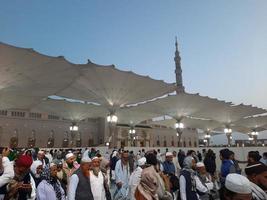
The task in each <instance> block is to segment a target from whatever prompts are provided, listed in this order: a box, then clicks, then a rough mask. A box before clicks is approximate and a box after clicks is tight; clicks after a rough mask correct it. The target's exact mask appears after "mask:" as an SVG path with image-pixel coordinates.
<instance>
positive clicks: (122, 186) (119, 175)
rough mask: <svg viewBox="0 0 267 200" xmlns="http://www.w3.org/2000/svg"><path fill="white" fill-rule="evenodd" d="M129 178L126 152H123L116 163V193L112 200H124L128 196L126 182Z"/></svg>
mask: <svg viewBox="0 0 267 200" xmlns="http://www.w3.org/2000/svg"><path fill="white" fill-rule="evenodd" d="M129 178H130V167H129V163H128V152H127V151H124V152H123V153H122V154H121V159H120V160H118V161H117V163H116V167H115V179H116V180H115V181H116V186H117V191H116V192H115V194H114V199H115V200H116V199H126V197H127V195H128V182H129Z"/></svg>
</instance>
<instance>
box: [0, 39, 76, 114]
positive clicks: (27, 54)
mask: <svg viewBox="0 0 267 200" xmlns="http://www.w3.org/2000/svg"><path fill="white" fill-rule="evenodd" d="M77 68H78V67H74V66H73V65H72V64H71V63H69V62H67V61H66V60H65V59H64V58H63V57H50V56H45V55H42V54H39V53H37V52H35V51H34V50H32V49H25V48H18V47H13V46H10V45H7V44H4V43H0V93H1V94H2V95H3V94H7V96H8V99H9V100H10V102H15V105H14V107H15V108H17V107H20V104H21V106H22V107H25V102H26V101H28V103H29V105H32V104H34V103H36V102H35V100H36V99H40V100H42V98H44V97H47V96H49V95H53V94H55V93H56V92H58V91H60V90H62V89H64V88H65V87H67V86H68V85H69V84H70V83H71V82H72V81H73V80H74V79H75V78H76V77H77V76H78V75H79V72H78V70H77ZM62 77H64V78H62ZM20 96H21V97H23V99H24V100H25V101H20V99H19V98H18V97H20ZM11 107H12V106H11ZM1 109H6V108H5V107H4V105H2V107H1Z"/></svg>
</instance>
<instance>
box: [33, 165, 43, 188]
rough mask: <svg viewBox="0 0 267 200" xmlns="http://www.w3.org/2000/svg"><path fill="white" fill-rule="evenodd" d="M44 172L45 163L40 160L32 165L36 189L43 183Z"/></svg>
mask: <svg viewBox="0 0 267 200" xmlns="http://www.w3.org/2000/svg"><path fill="white" fill-rule="evenodd" d="M42 171H43V163H42V162H41V161H40V160H35V161H33V163H32V165H31V175H32V177H33V179H34V181H35V185H36V187H38V185H39V183H40V182H41V181H42V179H41V173H42Z"/></svg>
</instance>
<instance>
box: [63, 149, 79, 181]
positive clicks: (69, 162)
mask: <svg viewBox="0 0 267 200" xmlns="http://www.w3.org/2000/svg"><path fill="white" fill-rule="evenodd" d="M65 158H66V161H65V163H64V164H63V172H64V173H65V174H66V175H67V178H69V177H71V175H72V174H73V173H74V172H75V171H76V170H77V168H78V167H76V165H74V162H75V161H76V156H75V155H74V154H73V153H71V152H69V153H68V154H67V155H66V157H65Z"/></svg>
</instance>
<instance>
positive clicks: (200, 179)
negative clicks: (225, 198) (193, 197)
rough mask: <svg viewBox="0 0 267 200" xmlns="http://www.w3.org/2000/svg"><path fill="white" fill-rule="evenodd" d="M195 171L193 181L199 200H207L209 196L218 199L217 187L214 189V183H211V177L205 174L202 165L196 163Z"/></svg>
mask: <svg viewBox="0 0 267 200" xmlns="http://www.w3.org/2000/svg"><path fill="white" fill-rule="evenodd" d="M196 171H197V176H195V180H196V188H197V192H198V195H199V199H201V200H209V199H210V195H212V196H213V199H218V198H219V193H218V192H217V190H218V187H216V184H215V183H216V182H213V180H212V177H211V175H210V174H209V173H207V171H206V168H205V165H204V163H202V162H198V163H197V164H196ZM211 191H213V193H211Z"/></svg>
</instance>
